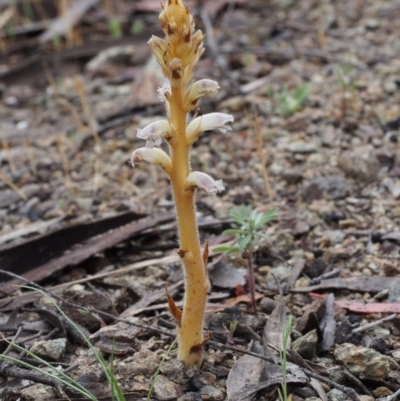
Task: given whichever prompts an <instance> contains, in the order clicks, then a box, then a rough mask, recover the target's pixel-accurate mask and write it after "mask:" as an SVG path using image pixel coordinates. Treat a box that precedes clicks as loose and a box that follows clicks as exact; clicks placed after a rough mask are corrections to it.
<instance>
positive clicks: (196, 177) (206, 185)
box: [185, 171, 225, 195]
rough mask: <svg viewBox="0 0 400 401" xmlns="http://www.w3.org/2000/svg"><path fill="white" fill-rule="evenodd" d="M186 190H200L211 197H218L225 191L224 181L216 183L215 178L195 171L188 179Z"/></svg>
mask: <svg viewBox="0 0 400 401" xmlns="http://www.w3.org/2000/svg"><path fill="white" fill-rule="evenodd" d="M185 188H186V189H193V188H199V189H202V190H203V191H206V192H207V193H209V194H211V195H216V194H217V192H221V191H223V190H224V189H225V187H224V186H223V185H222V180H218V181H215V180H214V178H212V177H211V176H209V175H208V174H206V173H202V172H201V171H193V172H192V173H190V174H189V175H188V176H187V178H186V183H185Z"/></svg>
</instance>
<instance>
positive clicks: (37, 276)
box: [0, 213, 173, 294]
mask: <svg viewBox="0 0 400 401" xmlns="http://www.w3.org/2000/svg"><path fill="white" fill-rule="evenodd" d="M172 219H173V214H172V213H166V214H160V215H156V216H155V217H152V218H145V219H141V220H138V221H133V222H131V223H129V224H125V225H123V226H122V227H119V228H118V229H114V230H110V231H107V232H103V235H101V236H100V237H97V236H96V237H94V238H91V239H89V240H88V241H86V242H85V243H84V244H82V245H81V246H80V247H78V248H75V249H73V250H70V251H69V252H67V253H64V254H61V255H59V256H58V257H55V258H53V259H51V260H47V261H46V262H45V263H42V264H39V265H36V266H34V267H33V268H32V267H31V268H30V269H29V270H27V271H24V272H23V273H22V274H19V275H21V276H23V277H24V278H26V279H27V280H30V281H40V280H43V279H44V278H46V277H49V276H50V275H51V274H53V273H55V272H57V271H59V270H61V269H63V268H64V267H66V266H68V265H76V264H78V263H80V262H82V261H84V260H85V259H87V258H88V257H89V256H92V255H94V254H96V253H98V252H101V251H103V250H105V249H107V248H111V247H113V246H115V245H117V244H119V243H120V242H122V241H125V240H127V239H128V238H130V237H132V236H133V235H134V234H137V233H139V232H142V231H143V230H146V229H149V228H151V227H154V226H157V225H160V224H162V223H165V222H167V221H169V220H172ZM53 235H54V233H53ZM77 235H78V233H77ZM57 238H58V240H60V237H56V239H57ZM64 239H65V238H64V237H62V240H64ZM40 240H41V241H36V242H31V243H30V244H29V245H30V246H29V250H30V254H29V255H26V254H22V255H19V254H17V253H16V249H17V250H19V252H21V249H20V247H14V248H13V255H12V256H14V258H10V259H11V261H13V263H12V264H11V266H10V260H9V263H8V265H7V264H6V269H5V270H15V267H16V265H15V264H14V263H16V262H15V261H16V260H19V259H21V260H20V261H19V262H20V263H26V264H28V266H32V263H30V264H29V259H27V258H28V257H29V256H30V257H31V258H33V255H34V251H35V250H36V252H37V250H38V249H39V248H38V242H41V243H43V246H44V245H45V242H43V237H41V238H40ZM71 242H72V239H71ZM46 249H47V247H46ZM66 250H68V248H67V249H64V250H63V251H66ZM48 252H51V249H49V250H48ZM50 255H54V253H50ZM19 256H20V257H19ZM0 262H2V258H1V254H0ZM23 266H24V267H26V265H23ZM14 272H15V271H14ZM15 273H17V274H18V273H19V272H15ZM19 283H21V281H20V280H17V279H12V280H10V281H8V282H6V283H1V284H0V291H2V292H3V293H6V294H10V293H12V292H14V291H15V287H14V285H15V284H19Z"/></svg>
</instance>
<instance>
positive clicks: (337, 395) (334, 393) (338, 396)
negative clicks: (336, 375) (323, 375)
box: [326, 388, 348, 401]
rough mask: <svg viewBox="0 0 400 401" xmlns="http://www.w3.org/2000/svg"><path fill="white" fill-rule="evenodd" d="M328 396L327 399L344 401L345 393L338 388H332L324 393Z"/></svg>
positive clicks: (345, 398) (329, 400)
mask: <svg viewBox="0 0 400 401" xmlns="http://www.w3.org/2000/svg"><path fill="white" fill-rule="evenodd" d="M326 395H327V397H328V401H346V400H347V397H348V396H347V395H346V394H345V393H344V392H343V391H340V390H338V389H337V388H333V389H332V390H330V391H328V392H327V393H326Z"/></svg>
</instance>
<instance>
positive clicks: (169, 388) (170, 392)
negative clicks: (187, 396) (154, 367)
mask: <svg viewBox="0 0 400 401" xmlns="http://www.w3.org/2000/svg"><path fill="white" fill-rule="evenodd" d="M154 394H155V395H156V396H157V398H158V399H159V400H172V399H175V398H178V397H180V396H181V395H183V391H182V388H181V387H180V386H179V385H178V384H176V383H174V382H172V381H171V380H169V379H168V378H166V377H165V376H163V375H158V376H157V378H156V380H155V383H154Z"/></svg>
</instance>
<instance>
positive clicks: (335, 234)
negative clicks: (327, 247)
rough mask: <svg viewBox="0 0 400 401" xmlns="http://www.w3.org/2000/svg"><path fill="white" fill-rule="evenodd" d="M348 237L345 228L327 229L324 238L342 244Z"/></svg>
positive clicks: (332, 242)
mask: <svg viewBox="0 0 400 401" xmlns="http://www.w3.org/2000/svg"><path fill="white" fill-rule="evenodd" d="M345 237H346V233H345V232H344V231H343V230H327V231H325V232H324V238H326V239H327V240H329V242H330V243H331V244H332V245H333V244H341V243H342V242H343V241H344V238H345Z"/></svg>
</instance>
